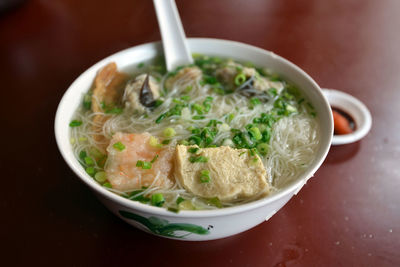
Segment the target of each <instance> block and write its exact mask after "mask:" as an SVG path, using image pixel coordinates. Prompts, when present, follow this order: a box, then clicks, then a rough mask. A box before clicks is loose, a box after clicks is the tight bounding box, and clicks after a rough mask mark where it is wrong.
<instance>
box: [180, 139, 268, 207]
mask: <svg viewBox="0 0 400 267" xmlns="http://www.w3.org/2000/svg"><path fill="white" fill-rule="evenodd" d="M196 148H197V149H196ZM194 150H195V151H196V152H195V153H191V152H193V151H194ZM201 157H203V158H204V159H205V160H202V161H198V160H197V159H200V158H201ZM174 172H175V177H176V178H177V179H179V182H180V183H181V185H182V186H183V187H184V188H185V189H186V190H187V191H189V192H192V193H193V194H195V195H197V196H201V197H204V198H212V197H218V198H219V199H220V200H221V201H231V200H235V199H245V198H250V197H255V196H257V195H261V194H264V195H266V194H267V193H268V189H269V187H268V183H267V179H266V178H267V175H266V171H265V168H264V166H263V163H262V161H261V158H260V157H259V156H258V155H257V154H256V153H255V152H253V153H252V151H249V150H248V149H233V148H231V147H228V146H221V147H210V148H198V147H197V146H183V145H178V146H176V152H175V170H174ZM204 176H205V177H204ZM204 178H206V179H204Z"/></svg>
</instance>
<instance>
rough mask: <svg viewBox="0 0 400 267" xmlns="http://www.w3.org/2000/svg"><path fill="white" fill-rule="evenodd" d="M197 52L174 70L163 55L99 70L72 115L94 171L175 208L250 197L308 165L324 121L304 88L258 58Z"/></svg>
mask: <svg viewBox="0 0 400 267" xmlns="http://www.w3.org/2000/svg"><path fill="white" fill-rule="evenodd" d="M194 58H195V64H193V65H189V66H182V67H179V68H177V69H176V70H175V71H173V72H168V73H167V72H166V71H165V65H164V64H163V62H160V61H159V60H155V62H152V63H147V64H139V65H138V66H136V68H135V69H134V70H133V71H130V72H129V74H128V73H125V72H121V71H119V70H117V66H116V64H115V63H109V64H108V65H106V66H104V67H103V68H102V69H100V70H99V71H98V73H97V76H96V78H95V80H94V82H93V86H92V88H91V89H90V90H89V92H87V94H85V95H84V96H83V103H82V105H81V107H80V108H79V109H78V110H77V111H76V113H75V117H74V120H73V121H71V122H70V126H71V143H72V146H73V149H74V152H75V155H76V157H77V159H78V160H79V162H80V163H81V164H82V166H83V167H84V168H85V170H86V172H87V173H88V174H89V175H90V176H92V177H93V178H94V179H95V180H96V181H97V182H98V183H100V184H101V185H102V186H104V187H106V188H108V189H109V190H110V191H113V192H115V193H117V194H119V195H121V196H122V197H125V198H128V199H131V200H134V201H140V202H142V203H148V204H150V205H155V206H160V207H165V208H168V209H169V210H171V211H179V210H181V209H215V208H221V207H228V206H233V205H238V204H242V203H246V202H249V201H253V200H256V199H259V198H262V197H264V196H266V195H268V194H270V193H271V192H273V191H275V190H277V189H279V187H280V186H281V185H282V184H284V183H286V182H288V181H290V180H293V179H296V178H297V177H298V176H299V175H300V174H302V173H303V171H304V170H305V169H307V167H308V165H309V164H310V163H311V161H312V160H313V158H314V154H315V152H316V150H317V149H318V144H319V127H318V124H317V121H316V119H315V116H316V113H315V111H314V108H313V106H312V105H311V104H310V103H309V102H308V101H307V100H306V99H305V98H303V96H302V95H301V91H300V90H298V88H296V86H295V85H293V84H291V83H289V82H287V81H285V80H283V79H282V78H280V77H279V76H277V75H275V74H273V73H271V72H270V71H269V70H268V69H265V68H257V67H255V66H253V65H252V64H251V63H239V62H235V61H233V60H230V59H221V58H219V57H209V56H205V55H194Z"/></svg>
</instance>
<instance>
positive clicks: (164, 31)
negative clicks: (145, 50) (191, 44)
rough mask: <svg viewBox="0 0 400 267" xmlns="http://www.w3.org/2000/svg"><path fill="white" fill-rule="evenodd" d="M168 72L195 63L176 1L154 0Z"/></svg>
mask: <svg viewBox="0 0 400 267" xmlns="http://www.w3.org/2000/svg"><path fill="white" fill-rule="evenodd" d="M153 3H154V7H155V9H156V14H157V20H158V25H159V27H160V31H161V38H162V43H163V47H164V54H165V59H166V64H167V69H168V71H172V70H174V69H175V68H176V67H178V66H180V65H186V64H191V63H193V58H192V55H191V54H190V51H189V48H188V46H187V44H186V37H185V32H184V31H183V27H182V22H181V19H180V17H179V14H178V10H177V8H176V4H175V1H174V0H153Z"/></svg>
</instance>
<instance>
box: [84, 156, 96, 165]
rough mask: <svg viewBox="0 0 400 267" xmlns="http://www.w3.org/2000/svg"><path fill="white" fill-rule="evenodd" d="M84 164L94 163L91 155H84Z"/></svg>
mask: <svg viewBox="0 0 400 267" xmlns="http://www.w3.org/2000/svg"><path fill="white" fill-rule="evenodd" d="M84 160H85V163H86V165H88V166H90V165H94V160H93V159H92V158H91V157H85V158H84Z"/></svg>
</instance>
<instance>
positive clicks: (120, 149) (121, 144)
mask: <svg viewBox="0 0 400 267" xmlns="http://www.w3.org/2000/svg"><path fill="white" fill-rule="evenodd" d="M113 147H114V148H115V149H116V150H119V151H122V150H124V149H125V145H124V144H123V143H121V142H117V143H115V144H113Z"/></svg>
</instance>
